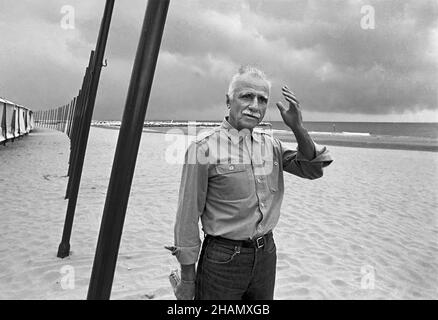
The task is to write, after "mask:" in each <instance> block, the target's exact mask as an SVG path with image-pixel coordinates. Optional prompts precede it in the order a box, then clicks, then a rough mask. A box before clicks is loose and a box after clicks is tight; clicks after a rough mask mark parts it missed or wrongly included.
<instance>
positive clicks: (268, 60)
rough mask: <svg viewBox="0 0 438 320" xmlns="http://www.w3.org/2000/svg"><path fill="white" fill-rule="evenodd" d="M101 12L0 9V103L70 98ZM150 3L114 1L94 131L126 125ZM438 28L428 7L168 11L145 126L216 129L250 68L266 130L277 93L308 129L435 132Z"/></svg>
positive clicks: (100, 4)
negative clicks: (205, 124)
mask: <svg viewBox="0 0 438 320" xmlns="http://www.w3.org/2000/svg"><path fill="white" fill-rule="evenodd" d="M104 2H105V1H103V0H99V1H98V0H94V1H90V0H66V1H60V0H44V1H33V0H0V41H1V49H0V96H3V97H5V98H7V99H9V100H12V101H14V102H16V103H19V104H22V105H25V106H27V107H29V108H31V109H33V110H41V109H48V108H52V107H57V106H61V105H63V104H66V103H67V102H68V101H70V99H71V98H73V97H74V96H75V95H77V93H78V90H79V88H80V85H81V82H82V77H83V74H84V70H85V67H86V65H87V63H88V57H89V52H90V50H92V49H94V47H95V42H96V39H97V34H98V30H99V26H100V21H101V17H102V13H103V8H104ZM146 2H147V1H145V0H141V1H140V0H129V1H128V0H118V1H116V6H115V8H114V14H113V21H112V25H111V31H110V36H109V40H108V45H107V50H106V55H105V57H106V58H107V59H108V67H107V68H104V69H103V71H102V76H101V81H100V85H99V92H98V97H97V101H96V108H95V112H94V116H93V118H94V119H102V120H104V119H107V120H109V119H120V118H121V115H122V112H123V107H124V103H125V99H126V92H127V89H128V84H129V79H130V75H131V71H132V65H133V60H134V56H135V51H136V47H137V43H138V39H139V35H140V28H141V24H142V21H143V16H144V12H145V8H146ZM65 5H69V6H71V8H73V9H74V21H73V22H74V29H65V28H63V27H62V22H64V23H65V22H66V21H67V20H66V18H65V17H66V13H65V12H64V13H62V12H61V8H62V7H63V6H65ZM366 5H368V6H369V5H371V6H372V8H373V9H374V13H375V15H374V22H375V25H374V29H372V28H368V29H367V28H363V26H364V25H365V26H368V27H372V25H371V24H370V23H372V17H371V16H370V14H372V12H371V11H369V10H367V11H361V10H366V9H364V8H363V6H366ZM367 8H368V9H369V7H367ZM70 12H71V11H70ZM69 17H70V16H69ZM368 17H369V18H370V19H371V20H370V19H367V18H368ZM437 17H438V2H436V1H435V0H430V1H429V0H417V1H415V0H411V1H400V0H380V1H377V0H374V1H373V0H369V1H359V0H357V1H353V0H344V1H323V0H319V1H313V0H299V1H295V0H290V1H287V0H278V1H273V0H269V1H268V0H247V1H243V0H242V1H236V0H226V1H225V0H223V1H222V0H221V1H219V0H212V1H205V0H203V1H201V0H171V3H170V7H169V12H168V17H167V23H166V26H165V31H164V36H163V42H162V46H161V51H160V56H159V60H158V64H157V69H156V73H155V79H154V85H153V88H152V93H151V98H150V103H149V108H148V112H147V115H146V118H147V119H191V120H195V119H199V120H201V119H202V120H205V119H211V120H220V119H222V117H223V115H224V114H225V112H226V107H225V93H226V90H227V88H228V82H229V79H230V78H231V76H232V75H233V73H234V72H235V71H236V70H237V69H238V67H239V66H240V65H242V64H254V65H256V66H258V67H259V68H261V69H262V70H264V71H265V73H266V74H267V75H268V76H269V78H270V79H271V80H272V82H273V90H272V94H271V99H270V106H269V110H268V113H267V116H266V118H265V120H268V121H269V120H271V121H273V120H280V116H279V114H278V110H277V109H276V107H275V102H276V101H278V100H279V99H281V96H280V88H281V86H283V85H284V84H287V85H288V86H289V87H290V88H292V90H293V91H294V92H295V93H296V95H297V96H298V98H299V100H300V101H301V104H302V108H303V112H304V120H312V121H438V105H437V75H438V23H437V21H438V19H437ZM68 23H70V25H72V22H71V21H70V20H69V21H68Z"/></svg>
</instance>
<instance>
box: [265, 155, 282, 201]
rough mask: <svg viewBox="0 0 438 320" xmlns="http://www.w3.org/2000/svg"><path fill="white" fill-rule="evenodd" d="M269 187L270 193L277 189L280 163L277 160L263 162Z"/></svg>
mask: <svg viewBox="0 0 438 320" xmlns="http://www.w3.org/2000/svg"><path fill="white" fill-rule="evenodd" d="M264 166H265V167H264V169H265V172H266V176H267V180H268V185H269V189H270V191H271V192H272V193H274V192H277V191H278V189H279V186H278V184H279V181H280V180H279V179H280V178H279V177H280V164H279V162H278V161H277V160H268V161H265V162H264Z"/></svg>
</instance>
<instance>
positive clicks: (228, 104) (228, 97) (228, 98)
mask: <svg viewBox="0 0 438 320" xmlns="http://www.w3.org/2000/svg"><path fill="white" fill-rule="evenodd" d="M225 97H226V100H225V102H226V103H227V107H228V109H229V108H230V96H229V95H228V93H227V94H226V95H225Z"/></svg>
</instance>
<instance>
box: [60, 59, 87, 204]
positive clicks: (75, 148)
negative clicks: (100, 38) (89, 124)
mask: <svg viewBox="0 0 438 320" xmlns="http://www.w3.org/2000/svg"><path fill="white" fill-rule="evenodd" d="M93 58H94V51H91V54H90V60H89V63H88V67H87V68H86V70H85V76H84V80H83V81H82V88H81V90H80V91H79V98H80V100H79V108H78V112H77V114H76V116H77V117H76V120H75V126H74V134H73V139H72V140H71V152H70V159H69V167H68V174H67V175H68V176H69V179H68V183H67V189H66V193H65V199H68V198H69V196H70V193H71V186H72V185H73V184H74V183H77V172H78V166H77V163H78V161H79V160H78V159H79V157H80V152H79V147H80V143H82V142H81V137H82V136H83V132H84V130H85V126H86V123H85V110H86V108H87V96H88V94H89V93H90V85H91V80H92V79H91V70H92V68H93V64H94V62H93ZM85 143H86V142H85ZM81 172H82V169H81ZM79 179H80V175H79Z"/></svg>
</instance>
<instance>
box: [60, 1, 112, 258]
mask: <svg viewBox="0 0 438 320" xmlns="http://www.w3.org/2000/svg"><path fill="white" fill-rule="evenodd" d="M114 1H115V0H107V1H106V3H105V9H104V14H103V18H102V23H101V25H100V30H99V36H98V38H97V43H96V51H95V54H94V59H93V60H94V63H93V68H92V69H91V70H90V71H91V81H90V91H89V94H87V95H85V100H84V101H85V113H84V120H83V126H82V128H81V129H82V130H81V132H80V135H79V141H78V156H77V162H76V161H75V163H74V168H73V169H74V172H73V176H74V177H73V178H74V179H73V180H72V183H71V190H69V195H68V197H69V201H68V206H67V214H66V218H65V224H64V231H63V234H62V240H61V243H60V244H59V248H58V257H59V258H64V257H67V256H68V255H69V253H70V236H71V229H72V226H73V219H74V214H75V209H76V202H77V198H78V192H79V185H80V183H81V175H82V168H83V165H84V158H85V151H86V149H87V141H88V135H89V133H90V124H91V118H92V116H93V111H94V103H95V101H96V95H97V88H98V86H99V79H100V73H101V70H102V63H103V57H104V55H105V47H106V43H107V40H108V34H109V29H110V24H111V17H112V13H113V9H114Z"/></svg>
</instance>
